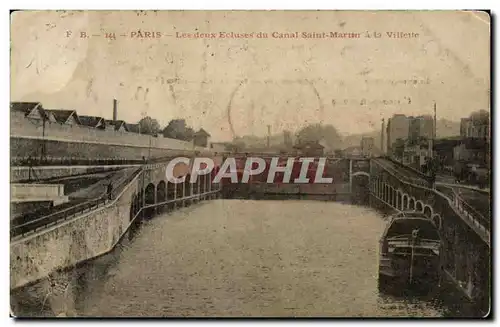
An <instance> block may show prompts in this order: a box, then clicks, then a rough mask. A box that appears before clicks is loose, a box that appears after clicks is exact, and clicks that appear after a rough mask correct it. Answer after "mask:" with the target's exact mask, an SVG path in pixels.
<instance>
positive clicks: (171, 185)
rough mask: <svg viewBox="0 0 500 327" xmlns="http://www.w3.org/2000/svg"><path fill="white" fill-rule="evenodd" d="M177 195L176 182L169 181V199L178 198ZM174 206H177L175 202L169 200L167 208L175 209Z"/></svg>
mask: <svg viewBox="0 0 500 327" xmlns="http://www.w3.org/2000/svg"><path fill="white" fill-rule="evenodd" d="M176 196H177V194H176V188H175V184H174V183H171V182H167V199H168V200H174V199H175V198H176ZM174 206H175V203H174V202H173V201H172V202H169V203H168V204H167V208H169V209H173V208H174Z"/></svg>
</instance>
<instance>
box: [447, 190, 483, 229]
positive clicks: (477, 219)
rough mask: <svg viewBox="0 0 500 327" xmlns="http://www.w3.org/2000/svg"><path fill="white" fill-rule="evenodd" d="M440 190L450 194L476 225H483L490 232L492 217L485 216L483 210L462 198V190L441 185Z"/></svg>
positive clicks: (456, 204)
mask: <svg viewBox="0 0 500 327" xmlns="http://www.w3.org/2000/svg"><path fill="white" fill-rule="evenodd" d="M439 190H440V191H441V192H442V193H444V194H446V195H447V196H449V198H450V199H451V201H452V202H453V204H454V205H455V207H456V208H457V209H458V211H459V212H460V213H461V214H463V215H465V216H466V217H467V218H468V219H470V220H471V221H472V222H473V223H474V224H475V225H476V226H478V227H483V228H484V229H485V231H487V232H488V233H489V231H490V228H491V219H490V218H489V217H486V216H484V215H483V214H482V213H481V212H479V211H478V210H477V209H475V208H474V207H473V206H471V205H470V204H469V203H468V202H467V201H466V200H464V199H463V198H462V196H461V195H460V192H459V191H458V190H457V189H455V188H452V187H449V186H443V185H440V187H439Z"/></svg>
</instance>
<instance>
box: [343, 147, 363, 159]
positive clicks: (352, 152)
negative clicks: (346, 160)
mask: <svg viewBox="0 0 500 327" xmlns="http://www.w3.org/2000/svg"><path fill="white" fill-rule="evenodd" d="M342 152H343V156H344V157H358V156H361V155H363V151H362V149H361V147H359V146H351V147H348V148H345V149H344V150H342Z"/></svg>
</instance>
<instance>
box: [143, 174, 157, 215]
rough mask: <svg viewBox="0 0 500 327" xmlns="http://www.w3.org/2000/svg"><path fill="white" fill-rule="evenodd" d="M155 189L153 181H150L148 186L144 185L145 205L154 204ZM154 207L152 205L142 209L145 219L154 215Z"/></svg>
mask: <svg viewBox="0 0 500 327" xmlns="http://www.w3.org/2000/svg"><path fill="white" fill-rule="evenodd" d="M155 191H156V187H155V185H154V184H153V183H150V184H148V186H146V190H145V199H144V200H145V205H146V206H147V205H151V204H155V203H156V202H155V193H156V192H155ZM155 209H156V208H154V207H151V208H145V209H144V217H145V218H147V219H150V218H152V217H153V216H154V212H155Z"/></svg>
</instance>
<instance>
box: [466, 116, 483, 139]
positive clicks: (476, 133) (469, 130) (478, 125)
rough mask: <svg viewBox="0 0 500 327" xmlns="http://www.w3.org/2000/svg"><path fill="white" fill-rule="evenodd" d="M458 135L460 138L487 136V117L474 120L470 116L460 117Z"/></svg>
mask: <svg viewBox="0 0 500 327" xmlns="http://www.w3.org/2000/svg"><path fill="white" fill-rule="evenodd" d="M460 136H461V137H462V138H484V139H486V138H489V137H490V122H489V119H488V120H487V121H475V120H473V119H472V118H462V119H461V121H460Z"/></svg>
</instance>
